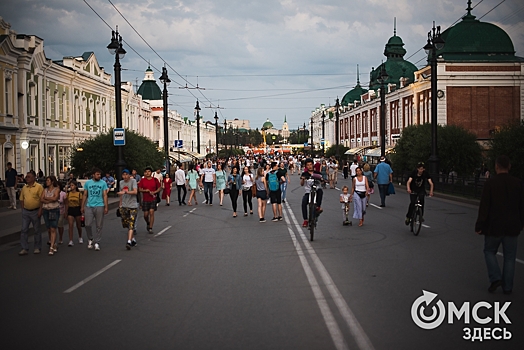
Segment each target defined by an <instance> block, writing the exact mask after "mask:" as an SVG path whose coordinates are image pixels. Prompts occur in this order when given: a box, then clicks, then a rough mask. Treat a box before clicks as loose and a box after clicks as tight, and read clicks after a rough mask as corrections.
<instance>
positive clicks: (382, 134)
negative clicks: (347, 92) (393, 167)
mask: <svg viewBox="0 0 524 350" xmlns="http://www.w3.org/2000/svg"><path fill="white" fill-rule="evenodd" d="M388 78H389V75H388V73H387V72H386V66H385V64H384V63H382V64H381V65H380V75H379V76H378V78H377V80H378V82H379V83H380V155H381V156H382V157H385V156H386V87H385V83H386V80H388Z"/></svg>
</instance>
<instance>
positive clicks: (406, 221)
mask: <svg viewBox="0 0 524 350" xmlns="http://www.w3.org/2000/svg"><path fill="white" fill-rule="evenodd" d="M410 221H411V220H410V219H409V218H406V220H405V221H404V223H405V224H406V226H407V225H409V222H410Z"/></svg>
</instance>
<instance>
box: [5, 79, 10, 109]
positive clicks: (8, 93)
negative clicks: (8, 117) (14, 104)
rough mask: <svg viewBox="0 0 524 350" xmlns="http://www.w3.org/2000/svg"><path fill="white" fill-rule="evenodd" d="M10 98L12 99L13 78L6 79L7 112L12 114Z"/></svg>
mask: <svg viewBox="0 0 524 350" xmlns="http://www.w3.org/2000/svg"><path fill="white" fill-rule="evenodd" d="M10 99H11V79H7V78H6V79H5V114H11V113H9V112H10V108H11V105H10V103H9V102H10Z"/></svg>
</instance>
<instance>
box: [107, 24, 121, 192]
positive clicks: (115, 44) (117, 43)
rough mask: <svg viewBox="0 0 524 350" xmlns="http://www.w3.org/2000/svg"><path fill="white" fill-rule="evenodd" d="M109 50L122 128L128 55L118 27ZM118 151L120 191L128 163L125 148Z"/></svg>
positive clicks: (116, 109) (118, 126) (117, 109)
mask: <svg viewBox="0 0 524 350" xmlns="http://www.w3.org/2000/svg"><path fill="white" fill-rule="evenodd" d="M107 50H108V51H109V53H110V54H111V55H115V65H114V67H115V112H116V127H117V128H121V127H122V95H121V85H122V82H121V77H120V73H121V71H122V66H121V65H120V60H121V59H123V58H124V56H125V55H126V50H124V48H123V47H122V36H120V34H118V26H117V27H116V32H115V31H114V30H113V31H112V36H111V42H110V43H109V45H107ZM116 147H117V149H118V160H117V162H116V164H115V165H116V169H117V173H116V178H117V186H116V188H117V189H118V190H119V189H120V188H119V186H120V180H122V170H124V168H125V167H126V162H125V161H124V149H123V146H116Z"/></svg>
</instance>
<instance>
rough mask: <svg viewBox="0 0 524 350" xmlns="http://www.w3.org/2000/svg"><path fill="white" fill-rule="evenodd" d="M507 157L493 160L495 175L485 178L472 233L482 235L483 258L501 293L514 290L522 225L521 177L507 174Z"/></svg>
mask: <svg viewBox="0 0 524 350" xmlns="http://www.w3.org/2000/svg"><path fill="white" fill-rule="evenodd" d="M510 169H511V164H510V160H509V158H508V157H507V156H503V155H501V156H499V157H497V159H496V161H495V173H496V175H495V176H494V177H492V178H490V179H489V180H487V181H486V184H485V185H484V189H483V191H482V197H481V200H480V206H479V211H478V217H477V222H476V223H475V232H476V233H477V234H479V235H484V259H485V261H486V266H487V270H488V277H489V281H490V283H491V285H490V286H489V288H488V291H489V292H491V293H493V292H495V291H496V290H497V288H498V287H500V286H502V291H503V292H504V294H511V292H512V291H513V277H514V275H515V260H516V257H517V241H518V236H519V234H520V232H521V231H522V229H523V227H524V185H523V183H522V180H521V179H518V178H516V177H513V176H511V175H509V171H510ZM501 244H502V251H503V257H504V265H503V269H502V273H501V272H500V267H499V264H498V261H497V253H498V248H499V246H500V245H501Z"/></svg>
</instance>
